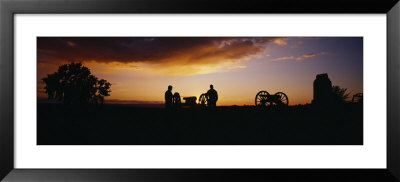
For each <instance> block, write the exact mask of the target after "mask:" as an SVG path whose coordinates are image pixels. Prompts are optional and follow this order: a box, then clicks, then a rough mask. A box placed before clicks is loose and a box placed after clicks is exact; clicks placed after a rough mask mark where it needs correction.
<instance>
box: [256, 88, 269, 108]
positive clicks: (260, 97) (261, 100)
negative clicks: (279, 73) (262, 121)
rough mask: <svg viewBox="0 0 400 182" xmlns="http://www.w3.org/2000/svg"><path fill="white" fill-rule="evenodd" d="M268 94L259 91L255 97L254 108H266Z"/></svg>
mask: <svg viewBox="0 0 400 182" xmlns="http://www.w3.org/2000/svg"><path fill="white" fill-rule="evenodd" d="M269 96H270V95H269V93H268V92H267V91H264V90H262V91H259V92H258V93H257V95H256V99H255V104H256V106H267V105H268V97H269Z"/></svg>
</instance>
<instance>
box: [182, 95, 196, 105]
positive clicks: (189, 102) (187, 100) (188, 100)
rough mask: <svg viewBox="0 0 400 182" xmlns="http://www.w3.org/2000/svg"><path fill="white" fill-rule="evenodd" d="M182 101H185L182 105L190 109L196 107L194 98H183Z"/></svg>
mask: <svg viewBox="0 0 400 182" xmlns="http://www.w3.org/2000/svg"><path fill="white" fill-rule="evenodd" d="M183 100H185V103H184V105H185V106H190V107H193V106H196V100H197V97H196V96H191V97H184V98H183Z"/></svg>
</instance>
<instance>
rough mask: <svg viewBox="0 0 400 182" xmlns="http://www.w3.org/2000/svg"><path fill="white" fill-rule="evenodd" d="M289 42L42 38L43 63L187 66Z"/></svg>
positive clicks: (39, 47) (231, 58)
mask: <svg viewBox="0 0 400 182" xmlns="http://www.w3.org/2000/svg"><path fill="white" fill-rule="evenodd" d="M285 40H286V38H260V37H257V38H250V37H244V38H240V37H219V38H214V37H155V38H152V37H135V38H127V37H38V38H37V50H38V55H37V56H38V62H39V63H55V64H58V63H59V62H65V61H83V62H84V61H96V62H102V63H110V62H119V63H139V62H140V63H149V64H161V65H165V64H170V63H173V64H175V63H180V64H187V65H197V64H214V63H218V62H221V61H236V60H240V59H243V58H248V57H251V56H255V55H257V54H258V53H260V52H262V51H263V50H264V49H265V47H266V44H267V43H275V44H279V45H286V42H285Z"/></svg>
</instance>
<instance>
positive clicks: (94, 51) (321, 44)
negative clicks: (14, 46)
mask: <svg viewBox="0 0 400 182" xmlns="http://www.w3.org/2000/svg"><path fill="white" fill-rule="evenodd" d="M37 61H38V66H37V67H38V81H37V92H38V98H39V99H41V98H47V96H46V94H45V93H44V92H43V87H44V83H43V82H42V81H41V78H44V77H45V76H46V75H47V74H51V73H53V72H55V71H56V70H57V69H58V66H60V65H62V64H66V63H70V62H71V61H75V62H78V61H79V62H82V63H83V65H84V66H86V67H88V68H89V69H90V70H91V72H92V74H93V75H95V76H96V77H98V78H101V79H106V80H108V81H109V82H110V83H111V84H112V86H111V90H112V92H111V93H110V94H111V96H109V97H106V98H105V100H106V103H107V101H110V102H111V101H112V102H118V100H119V101H120V102H121V103H123V102H125V103H126V102H128V101H129V102H137V103H163V99H164V92H165V91H166V90H167V86H168V85H172V86H173V87H174V88H173V90H172V92H179V93H180V95H181V96H182V97H185V96H196V97H197V98H199V96H200V94H202V93H205V92H207V90H208V89H209V85H210V84H213V85H214V88H215V89H216V90H217V91H218V95H219V100H218V102H217V105H219V106H221V105H254V98H255V96H256V94H257V93H258V92H259V91H261V90H266V91H268V92H269V93H270V94H274V93H276V92H284V93H286V94H287V95H288V97H289V105H297V104H306V103H310V102H311V100H312V96H313V81H314V79H315V76H316V75H317V74H320V73H328V75H329V78H330V79H331V81H332V84H333V85H339V86H340V87H342V88H347V89H348V91H349V92H350V93H351V94H350V95H353V94H356V93H359V92H362V91H363V38H362V37H126V38H123V37H118V38H115V37H38V38H37Z"/></svg>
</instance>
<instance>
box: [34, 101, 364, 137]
mask: <svg viewBox="0 0 400 182" xmlns="http://www.w3.org/2000/svg"><path fill="white" fill-rule="evenodd" d="M37 113H38V116H37V124H38V125H37V131H38V132H37V136H38V137H37V144H38V145H362V144H363V113H362V105H357V104H347V105H343V106H341V107H338V109H336V110H329V111H324V110H321V109H320V108H313V107H311V106H310V105H308V106H290V107H288V108H286V109H284V110H273V109H270V110H268V109H265V108H257V107H253V106H247V107H246V106H229V107H217V108H215V109H213V110H209V109H206V108H200V107H198V108H192V109H190V108H186V109H180V110H177V111H172V112H167V111H166V110H165V109H163V108H144V107H134V106H123V105H104V106H102V107H99V106H97V107H94V106H86V107H84V106H83V107H80V108H76V107H72V106H64V105H62V104H38V112H37Z"/></svg>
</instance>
